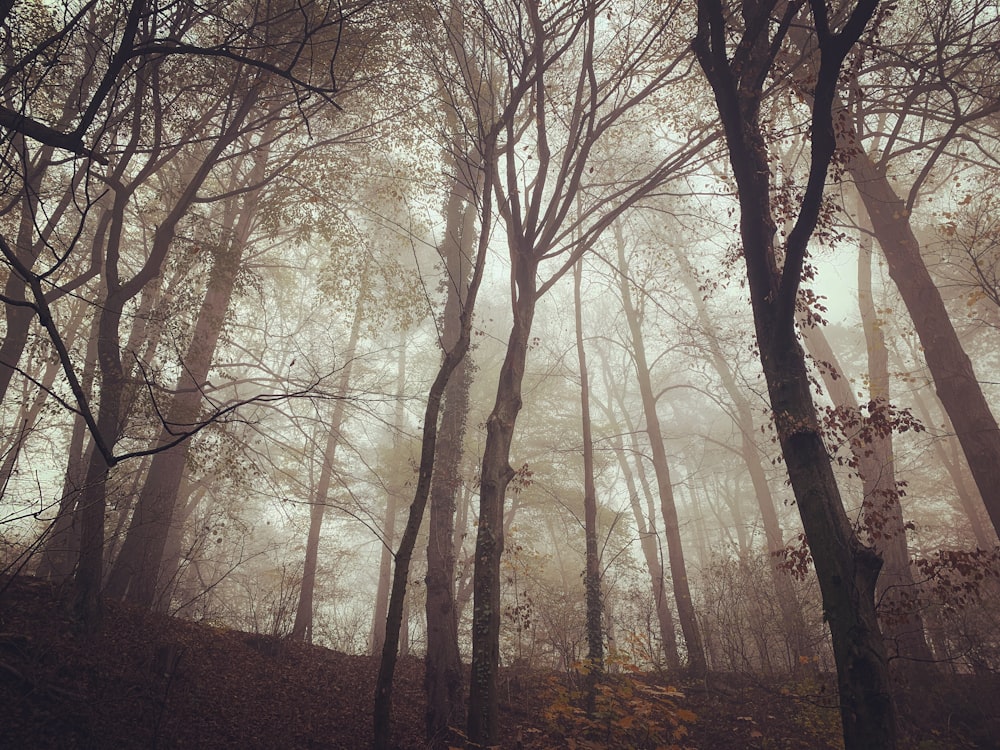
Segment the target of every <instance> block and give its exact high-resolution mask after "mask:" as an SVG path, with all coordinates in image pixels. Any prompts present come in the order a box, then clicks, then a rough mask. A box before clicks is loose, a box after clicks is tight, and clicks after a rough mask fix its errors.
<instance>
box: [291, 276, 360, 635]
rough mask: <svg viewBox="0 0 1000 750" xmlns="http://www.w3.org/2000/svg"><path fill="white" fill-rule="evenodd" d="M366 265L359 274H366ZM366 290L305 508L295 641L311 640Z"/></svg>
mask: <svg viewBox="0 0 1000 750" xmlns="http://www.w3.org/2000/svg"><path fill="white" fill-rule="evenodd" d="M367 270H368V269H367V268H366V269H364V270H363V271H362V273H367ZM366 298H367V290H366V289H365V285H364V284H362V289H361V290H360V291H359V292H358V299H357V302H356V303H355V305H354V320H353V321H352V323H351V333H350V336H349V338H348V340H347V348H346V349H345V351H344V366H343V367H341V368H340V380H339V381H338V384H337V393H338V394H339V396H340V398H338V399H337V400H336V401H334V406H333V413H332V414H331V416H330V429H329V431H328V432H327V437H326V446H325V448H324V449H323V455H322V458H321V461H322V462H323V463H322V465H321V467H320V471H319V480H318V481H317V483H316V490H315V492H314V494H313V499H312V504H311V506H310V508H309V532H308V534H307V535H306V555H305V561H304V562H303V566H302V587H301V589H300V590H299V603H298V606H297V607H296V609H295V623H294V624H293V625H292V632H291V634H290V636H289V637H290V638H291V639H292V640H295V641H304V642H306V643H312V625H313V594H314V592H315V590H316V567H317V565H318V563H319V540H320V532H321V531H322V530H323V516H324V514H325V512H326V504H327V500H329V497H330V485H331V484H332V480H333V469H334V466H335V465H336V461H337V447H338V446H339V444H340V435H341V431H342V430H343V427H344V411H345V405H346V404H347V393H348V388H349V387H350V385H351V371H352V369H353V367H354V357H355V353H356V352H357V348H358V339H359V338H360V336H361V322H362V320H363V317H364V306H365V303H366V302H367V299H366Z"/></svg>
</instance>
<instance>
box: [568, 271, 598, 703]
mask: <svg viewBox="0 0 1000 750" xmlns="http://www.w3.org/2000/svg"><path fill="white" fill-rule="evenodd" d="M582 278H583V259H580V260H578V261H577V262H576V265H575V267H574V269H573V310H574V313H575V318H576V354H577V360H578V361H579V365H580V417H581V423H582V425H581V435H582V438H583V488H584V489H583V518H584V522H583V526H584V534H585V537H586V568H585V572H584V577H583V582H584V593H585V594H586V609H587V682H588V690H587V711H588V713H589V714H593V712H594V705H595V703H596V699H597V682H598V680H599V679H600V676H601V673H602V672H603V671H604V634H603V632H602V629H601V620H602V617H601V561H600V558H599V557H598V552H597V486H596V484H595V482H594V441H593V436H592V434H591V423H590V373H589V372H588V371H587V351H586V349H585V348H584V345H583V305H582V303H581V301H580V286H581V283H582Z"/></svg>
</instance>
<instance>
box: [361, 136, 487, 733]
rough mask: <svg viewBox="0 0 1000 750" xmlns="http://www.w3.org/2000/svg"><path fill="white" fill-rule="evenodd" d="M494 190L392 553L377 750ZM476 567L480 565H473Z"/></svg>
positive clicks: (431, 396) (467, 337)
mask: <svg viewBox="0 0 1000 750" xmlns="http://www.w3.org/2000/svg"><path fill="white" fill-rule="evenodd" d="M495 145H496V131H494V132H492V133H490V134H488V135H487V136H486V138H485V140H484V141H483V143H482V149H483V150H482V156H483V158H482V161H481V162H480V164H481V165H482V169H483V184H484V185H487V186H488V185H491V184H492V180H493V172H494V169H495V167H496V164H495V159H496V157H495V150H494V149H495ZM491 195H492V193H491V192H490V190H489V189H486V190H484V191H483V197H482V205H481V206H480V209H479V215H480V217H481V218H480V229H479V240H478V245H477V248H476V259H475V264H474V269H473V272H472V279H471V280H470V282H469V290H468V294H467V295H466V297H465V301H464V303H463V305H462V311H461V328H460V333H459V337H458V341H457V342H456V343H455V346H454V347H452V348H451V349H448V350H445V351H444V352H443V354H444V356H443V359H442V361H441V366H440V368H439V369H438V373H437V376H436V377H435V379H434V382H433V383H432V384H431V388H430V391H429V393H428V396H427V406H426V408H425V410H424V435H423V439H422V441H421V446H420V469H419V472H418V475H417V486H416V489H415V490H414V493H413V503H412V504H411V505H410V511H409V514H408V516H407V519H406V528H405V529H404V530H403V536H402V538H401V539H400V541H399V549H398V550H397V551H396V565H395V568H394V570H393V576H392V592H391V594H390V596H389V611H388V614H387V615H386V629H385V630H386V635H385V645H384V646H383V648H382V659H381V661H380V662H379V671H378V677H377V678H376V683H375V708H374V712H373V724H374V735H375V742H374V747H375V750H387V748H388V747H389V741H390V738H391V736H392V680H393V675H394V673H395V670H396V659H397V656H398V649H399V642H400V627H401V625H402V621H403V605H404V600H405V598H406V582H407V579H408V577H409V574H410V561H411V559H412V557H413V548H414V547H415V546H416V543H417V533H418V532H419V530H420V524H421V522H422V521H423V517H424V510H425V509H426V507H427V501H428V498H429V497H430V492H431V479H432V478H433V474H434V458H435V454H436V451H437V438H438V429H439V425H438V420H439V417H440V415H441V403H442V400H443V399H444V394H445V389H446V388H447V386H448V381H449V380H450V379H451V377H452V375H453V374H454V372H455V368H457V367H458V365H459V364H460V363H461V362H462V360H463V359H464V358H465V356H466V354H467V353H468V351H469V345H470V343H471V338H472V316H473V312H474V310H475V307H476V297H477V296H478V294H479V287H480V284H481V282H482V278H483V268H484V266H485V261H486V248H487V245H488V243H489V237H490V228H491V218H492V210H493V209H492V200H491ZM477 567H478V566H477Z"/></svg>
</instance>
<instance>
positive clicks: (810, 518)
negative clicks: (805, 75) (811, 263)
mask: <svg viewBox="0 0 1000 750" xmlns="http://www.w3.org/2000/svg"><path fill="white" fill-rule="evenodd" d="M875 6H876V3H875V2H874V0H859V3H858V4H857V6H854V7H852V8H851V9H849V18H848V20H847V21H845V22H843V23H842V24H841V31H840V32H838V33H837V34H833V33H832V32H831V30H830V21H829V18H828V17H827V13H828V10H827V7H826V5H825V4H823V3H822V2H818V0H817V1H815V2H810V4H809V7H810V10H811V12H812V14H813V19H812V20H813V31H814V32H815V35H816V39H817V44H818V46H819V48H820V50H821V51H822V54H821V63H820V66H819V69H818V72H817V75H816V82H815V91H814V95H813V112H812V121H811V128H810V140H811V143H810V146H811V149H810V167H809V176H808V181H807V183H806V188H805V191H804V194H803V198H802V200H801V203H800V206H799V211H798V215H797V218H796V220H795V223H794V226H793V227H792V229H791V231H790V232H789V233H788V236H787V240H786V242H785V243H784V247H783V248H781V249H780V250H779V248H778V247H777V246H776V238H775V235H776V225H775V221H774V215H773V213H772V206H771V200H772V188H771V165H770V162H769V153H768V149H767V144H766V141H765V139H764V134H763V130H762V128H761V124H760V106H761V102H762V100H763V97H764V95H763V93H762V88H763V85H764V81H765V80H766V78H767V74H768V72H769V71H770V70H771V66H772V64H773V52H772V50H775V49H777V48H778V43H779V42H780V41H781V37H780V35H783V34H784V33H786V31H787V29H788V28H789V27H790V26H791V24H792V22H793V20H795V19H794V18H793V15H792V13H793V12H794V11H795V6H789V11H788V12H787V15H786V16H785V18H784V20H783V22H782V24H781V25H780V26H778V27H777V32H776V33H777V34H778V35H779V36H778V38H777V39H774V40H772V39H770V38H769V37H770V32H769V31H768V33H763V32H762V31H761V29H764V30H769V29H770V26H769V19H768V17H767V15H766V14H767V13H768V12H769V11H768V10H767V9H766V8H764V9H761V8H757V7H756V6H753V5H752V4H746V5H744V10H745V16H744V20H745V22H746V28H745V30H744V38H743V42H742V44H740V45H739V47H738V48H737V49H738V50H739V52H734V55H736V59H734V60H730V56H729V55H730V53H729V50H728V49H727V47H728V44H729V32H728V30H727V28H726V24H727V19H726V14H725V12H724V10H723V7H722V4H721V3H720V2H716V0H699V7H698V34H697V36H696V38H695V41H694V43H693V47H694V50H695V53H696V54H697V56H698V61H699V63H700V64H701V67H702V70H703V71H704V73H705V75H706V77H707V78H708V80H709V82H710V83H711V85H712V89H713V91H714V94H715V101H716V105H717V107H718V110H719V114H720V117H721V119H722V124H723V128H724V131H725V137H726V145H727V147H728V150H729V157H730V164H731V165H732V169H733V176H734V178H735V180H736V185H737V190H738V196H739V205H740V235H741V238H742V240H743V256H744V260H745V264H746V273H747V279H748V282H749V287H750V299H751V305H752V308H753V316H754V327H755V330H756V334H757V344H758V347H759V351H760V359H761V366H762V369H763V371H764V376H765V379H766V381H767V388H768V395H769V397H770V403H771V408H772V410H773V413H774V421H775V427H776V430H777V433H778V440H779V443H780V445H781V450H782V455H783V456H784V459H785V465H786V468H787V470H788V477H789V480H790V483H791V486H792V490H793V492H794V493H795V500H796V504H797V506H798V509H799V515H800V516H801V518H802V525H803V527H804V529H805V533H806V536H807V539H808V542H809V548H810V551H811V552H812V556H813V561H814V565H815V568H816V577H817V579H818V581H819V586H820V591H821V593H822V597H823V609H824V615H825V618H826V621H827V623H828V624H829V626H830V634H831V638H832V641H833V652H834V660H835V662H836V665H837V683H838V692H839V696H840V715H841V723H842V725H843V729H844V745H845V748H846V749H847V750H869V749H870V750H892V749H893V748H895V747H896V718H895V706H894V704H893V700H892V695H891V693H890V681H889V670H888V661H887V654H886V650H885V643H884V642H883V640H882V634H881V632H880V631H879V625H878V620H877V617H876V613H875V583H876V579H877V578H878V572H879V569H880V567H881V560H880V559H879V557H878V555H877V554H876V553H875V552H874V550H872V549H870V548H868V547H866V546H865V545H863V544H862V543H861V542H860V540H859V539H858V538H857V536H856V535H855V534H854V531H853V529H852V527H851V523H850V519H849V518H848V517H847V513H846V512H845V510H844V505H843V502H842V500H841V496H840V490H839V488H838V486H837V482H836V478H835V476H834V473H833V468H832V465H831V461H830V456H829V454H828V453H827V450H826V446H825V445H824V443H823V439H822V434H821V430H820V426H819V421H818V418H817V414H816V408H815V405H814V403H813V401H812V394H811V392H810V379H809V373H808V370H807V368H806V363H805V355H804V353H803V351H802V348H801V346H800V345H799V342H798V340H797V338H796V333H795V323H794V311H795V306H796V302H797V298H798V291H799V287H800V284H801V281H802V268H803V263H804V259H805V257H806V252H807V248H808V243H809V238H810V237H811V236H812V233H813V230H814V229H815V227H816V223H817V220H818V217H819V214H820V211H821V208H822V201H823V192H824V185H825V182H826V176H827V170H828V168H829V165H830V161H831V159H832V157H833V153H834V148H835V143H834V127H833V119H832V106H833V98H834V94H835V92H836V88H837V82H838V78H839V74H840V70H841V68H842V66H843V61H844V58H845V57H846V55H847V54H848V53H849V52H850V50H851V49H852V47H853V45H854V44H855V43H856V41H857V39H858V37H859V36H860V35H861V33H862V32H863V30H864V28H865V26H866V25H867V22H868V20H869V19H870V18H871V16H872V14H873V13H874V10H875ZM782 251H783V252H782ZM779 257H780V258H781V264H780V265H779V262H778V259H779Z"/></svg>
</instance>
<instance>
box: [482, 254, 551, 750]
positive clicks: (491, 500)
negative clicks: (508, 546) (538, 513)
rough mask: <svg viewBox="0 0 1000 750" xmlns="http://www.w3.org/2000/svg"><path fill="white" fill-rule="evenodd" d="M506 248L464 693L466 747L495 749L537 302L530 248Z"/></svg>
mask: <svg viewBox="0 0 1000 750" xmlns="http://www.w3.org/2000/svg"><path fill="white" fill-rule="evenodd" d="M510 243H511V244H512V247H511V255H512V256H513V258H512V260H513V269H512V271H511V275H512V277H513V279H512V281H513V287H514V290H515V291H514V297H513V300H512V302H513V304H512V308H513V313H514V321H513V325H512V326H511V331H510V336H509V337H508V339H507V353H506V356H505V357H504V361H503V364H502V365H501V367H500V376H499V381H498V384H497V395H496V401H495V402H494V405H493V411H492V412H490V416H489V418H488V419H487V420H486V445H485V447H484V449H483V460H482V468H481V471H480V483H479V528H478V529H477V533H476V568H475V572H474V574H473V604H472V677H471V680H470V688H469V721H468V731H467V735H468V738H469V742H471V743H474V744H476V745H479V746H482V747H490V746H492V745H495V744H497V740H498V738H499V732H500V718H499V703H498V701H499V694H498V689H497V668H498V666H499V663H500V557H501V555H502V554H503V547H504V540H503V520H504V518H503V507H504V495H505V493H506V491H507V485H508V484H510V480H511V479H513V478H514V475H515V472H514V469H513V468H511V465H510V446H511V440H512V439H513V436H514V427H515V424H516V422H517V415H518V413H519V412H520V411H521V384H522V381H523V379H524V366H525V362H526V360H527V355H528V344H529V343H530V340H531V325H532V322H533V321H534V317H535V303H536V302H537V291H536V279H535V274H536V271H537V265H538V262H537V261H536V260H535V259H534V257H533V254H532V252H531V248H520V247H515V246H513V245H514V243H515V241H514V240H513V239H512V240H510Z"/></svg>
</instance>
